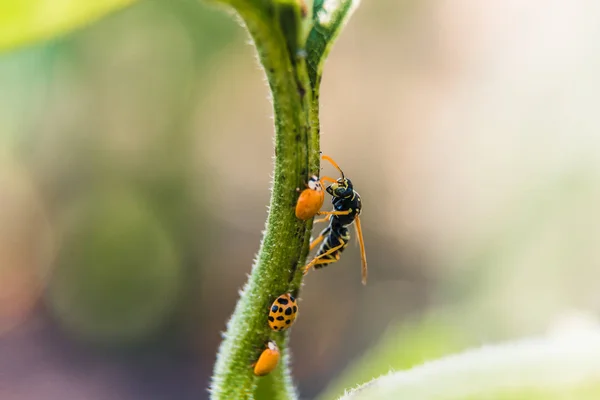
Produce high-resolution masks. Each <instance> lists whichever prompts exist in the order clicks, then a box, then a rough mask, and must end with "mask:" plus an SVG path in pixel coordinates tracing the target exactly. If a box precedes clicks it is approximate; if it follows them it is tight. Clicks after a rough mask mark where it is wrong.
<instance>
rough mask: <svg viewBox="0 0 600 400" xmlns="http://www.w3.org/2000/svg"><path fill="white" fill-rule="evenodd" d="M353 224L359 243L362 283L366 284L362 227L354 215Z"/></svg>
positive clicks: (365, 260)
mask: <svg viewBox="0 0 600 400" xmlns="http://www.w3.org/2000/svg"><path fill="white" fill-rule="evenodd" d="M355 222H356V223H355V224H354V226H355V227H356V236H358V242H359V243H360V261H361V273H362V284H363V285H366V284H367V254H366V253H365V241H364V240H363V234H362V227H361V226H360V218H359V217H358V216H356V219H355Z"/></svg>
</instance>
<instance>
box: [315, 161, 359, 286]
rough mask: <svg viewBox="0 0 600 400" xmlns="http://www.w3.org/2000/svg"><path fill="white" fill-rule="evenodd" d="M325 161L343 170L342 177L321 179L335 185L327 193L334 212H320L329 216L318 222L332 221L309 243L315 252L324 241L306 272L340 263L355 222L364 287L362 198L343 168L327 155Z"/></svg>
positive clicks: (328, 188) (330, 186) (329, 187)
mask: <svg viewBox="0 0 600 400" xmlns="http://www.w3.org/2000/svg"><path fill="white" fill-rule="evenodd" d="M322 158H323V160H326V161H329V162H330V163H331V164H332V165H333V166H334V167H335V168H336V169H337V170H338V171H340V174H342V177H341V178H339V179H337V180H335V179H332V178H328V177H324V178H322V179H323V180H327V181H331V182H332V184H331V185H329V186H328V187H327V189H326V191H327V193H329V194H330V195H331V196H332V199H331V202H332V204H333V211H321V212H320V213H319V214H321V215H323V214H325V215H327V217H325V218H322V219H319V220H317V221H315V222H324V221H329V226H328V227H327V228H325V229H324V230H323V231H322V232H321V233H320V234H319V236H318V237H317V238H316V239H315V240H313V241H312V243H311V244H310V249H311V250H312V249H313V248H315V246H316V245H318V244H319V243H320V242H321V241H322V242H323V243H322V244H321V247H319V250H318V251H317V254H316V255H315V258H313V259H312V261H311V262H309V263H308V264H306V266H305V267H304V273H305V274H307V273H308V271H309V270H310V268H312V267H314V268H315V269H318V268H323V267H325V266H327V265H329V264H332V263H334V262H336V261H339V259H340V257H341V253H342V251H344V249H345V248H346V246H347V245H348V241H349V240H350V233H349V232H348V227H349V226H350V225H352V223H354V226H355V227H356V234H357V236H358V242H359V243H360V255H361V262H362V283H363V285H366V283H367V257H366V254H365V243H364V240H363V234H362V229H361V226H360V218H359V215H360V212H361V210H362V202H361V200H360V195H359V194H358V193H357V192H356V191H355V190H354V187H353V186H352V182H351V181H350V179H348V178H346V177H345V175H344V172H343V171H342V169H341V168H340V167H339V166H338V165H337V164H336V162H335V161H333V160H332V159H331V157H329V156H325V155H324V156H323V157H322Z"/></svg>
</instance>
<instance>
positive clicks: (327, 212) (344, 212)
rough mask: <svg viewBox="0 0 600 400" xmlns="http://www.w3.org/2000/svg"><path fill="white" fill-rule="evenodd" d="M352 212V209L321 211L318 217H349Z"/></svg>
mask: <svg viewBox="0 0 600 400" xmlns="http://www.w3.org/2000/svg"><path fill="white" fill-rule="evenodd" d="M351 212H352V209H350V210H345V211H319V212H318V213H317V215H348V214H350V213H351Z"/></svg>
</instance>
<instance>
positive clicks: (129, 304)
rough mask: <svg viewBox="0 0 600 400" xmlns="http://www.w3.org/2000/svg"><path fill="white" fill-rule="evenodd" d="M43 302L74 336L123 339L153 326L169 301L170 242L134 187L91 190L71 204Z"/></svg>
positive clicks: (172, 301) (176, 277) (173, 261)
mask: <svg viewBox="0 0 600 400" xmlns="http://www.w3.org/2000/svg"><path fill="white" fill-rule="evenodd" d="M74 209H75V211H74V214H73V216H72V221H73V222H71V224H70V227H69V229H68V230H67V233H66V235H65V236H66V239H65V241H64V243H63V245H62V250H61V254H60V257H59V265H58V267H57V270H56V272H55V273H54V275H53V278H52V283H51V286H50V293H49V295H50V298H49V301H50V304H51V307H52V309H53V311H54V312H55V313H56V314H57V315H58V317H59V318H60V320H61V321H62V322H63V324H64V325H65V327H66V328H67V329H68V330H69V331H71V332H72V333H74V334H75V335H77V336H79V337H80V338H82V339H86V340H93V341H96V342H100V343H110V344H113V343H114V344H129V343H135V342H139V341H140V340H144V339H146V338H148V337H151V336H152V335H154V334H156V333H157V332H158V331H159V329H160V328H162V327H163V326H164V324H165V322H166V321H167V319H168V318H169V316H170V315H171V313H172V310H173V309H174V307H175V306H176V303H177V300H178V296H179V294H180V290H181V265H180V262H179V255H178V254H177V251H176V246H175V245H174V243H173V242H172V240H171V238H170V236H169V235H168V234H167V232H166V231H165V230H164V229H163V227H162V226H161V224H160V222H159V221H158V220H157V218H156V216H155V215H154V214H153V213H152V212H151V211H150V208H149V207H148V206H147V205H146V203H145V202H144V201H143V199H141V198H140V197H139V196H137V195H136V194H135V192H132V191H128V190H115V189H112V190H111V191H110V192H109V191H96V192H95V193H93V194H90V195H89V196H87V197H85V198H84V199H81V200H80V203H79V204H78V205H76V206H75V207H74Z"/></svg>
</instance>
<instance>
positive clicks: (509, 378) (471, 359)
mask: <svg viewBox="0 0 600 400" xmlns="http://www.w3.org/2000/svg"><path fill="white" fill-rule="evenodd" d="M598 398H600V331H598V330H587V331H579V332H564V333H561V335H560V336H558V335H555V336H548V337H541V338H534V339H524V340H519V341H516V342H512V343H505V344H500V345H494V346H485V347H482V348H480V349H475V350H470V351H467V352H464V353H461V354H458V355H453V356H448V357H444V358H441V359H438V360H436V361H433V362H429V363H425V364H423V365H421V366H418V367H416V368H413V369H410V370H408V371H402V372H392V373H389V374H387V375H384V376H382V377H380V378H377V379H375V380H373V381H371V382H369V383H367V384H365V385H363V386H361V387H358V388H356V389H355V390H353V391H351V392H350V393H348V394H346V395H345V396H342V397H341V398H340V400H362V399H369V400H379V399H421V400H427V399H435V400H458V399H460V400H465V399H467V400H468V399H473V400H474V399H499V400H517V399H531V400H537V399H540V400H542V399H544V400H558V399H578V400H588V399H589V400H592V399H598Z"/></svg>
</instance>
